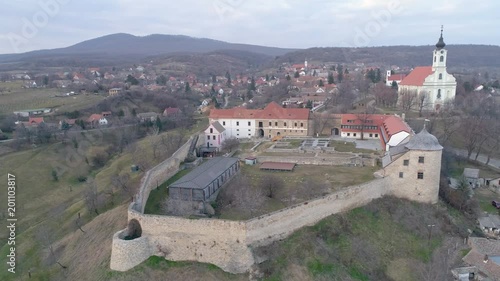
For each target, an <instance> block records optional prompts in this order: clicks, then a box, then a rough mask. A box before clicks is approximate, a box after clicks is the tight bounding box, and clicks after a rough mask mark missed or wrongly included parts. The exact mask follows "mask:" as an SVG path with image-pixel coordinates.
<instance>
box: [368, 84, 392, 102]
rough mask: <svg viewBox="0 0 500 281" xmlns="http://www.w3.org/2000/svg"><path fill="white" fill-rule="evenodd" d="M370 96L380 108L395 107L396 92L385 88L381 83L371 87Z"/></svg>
mask: <svg viewBox="0 0 500 281" xmlns="http://www.w3.org/2000/svg"><path fill="white" fill-rule="evenodd" d="M370 94H371V95H373V96H374V97H375V101H376V103H377V104H378V105H381V106H395V105H396V103H397V101H398V92H397V90H396V89H393V88H390V87H387V86H386V85H385V84H384V83H382V82H380V83H377V84H375V85H374V86H373V87H371V88H370Z"/></svg>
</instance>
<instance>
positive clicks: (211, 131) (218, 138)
mask: <svg viewBox="0 0 500 281" xmlns="http://www.w3.org/2000/svg"><path fill="white" fill-rule="evenodd" d="M205 136H206V137H205V143H206V144H207V147H217V148H220V147H221V145H222V143H224V141H225V140H226V129H224V127H222V125H221V124H220V123H219V122H217V121H216V122H213V123H212V124H210V125H209V126H208V128H207V129H206V130H205Z"/></svg>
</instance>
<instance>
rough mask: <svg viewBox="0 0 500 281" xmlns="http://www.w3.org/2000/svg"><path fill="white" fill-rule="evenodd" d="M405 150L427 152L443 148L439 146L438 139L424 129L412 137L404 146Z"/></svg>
mask: <svg viewBox="0 0 500 281" xmlns="http://www.w3.org/2000/svg"><path fill="white" fill-rule="evenodd" d="M405 147H406V148H408V149H410V150H427V151H435V150H442V149H443V147H442V146H441V145H440V144H439V141H438V139H437V138H436V137H435V136H433V135H431V134H430V133H429V132H427V130H426V129H425V127H424V128H423V129H422V131H420V133H418V134H416V135H414V136H413V137H412V138H411V139H410V141H409V142H408V143H407V144H406V146H405Z"/></svg>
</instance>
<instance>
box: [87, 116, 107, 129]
mask: <svg viewBox="0 0 500 281" xmlns="http://www.w3.org/2000/svg"><path fill="white" fill-rule="evenodd" d="M87 124H88V125H89V126H90V127H91V128H96V127H98V126H106V125H108V120H107V119H106V118H105V117H103V116H102V115H101V114H96V113H94V114H92V115H90V117H89V118H87Z"/></svg>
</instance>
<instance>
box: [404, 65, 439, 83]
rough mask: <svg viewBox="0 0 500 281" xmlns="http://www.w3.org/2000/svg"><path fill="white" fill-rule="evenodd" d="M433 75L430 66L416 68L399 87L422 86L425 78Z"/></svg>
mask: <svg viewBox="0 0 500 281" xmlns="http://www.w3.org/2000/svg"><path fill="white" fill-rule="evenodd" d="M432 73H434V71H432V66H417V67H415V69H413V71H412V72H410V74H408V76H406V77H405V78H404V79H403V81H401V83H400V84H399V85H402V86H422V85H423V84H424V81H425V78H427V77H428V76H429V75H431V74H432Z"/></svg>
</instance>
